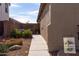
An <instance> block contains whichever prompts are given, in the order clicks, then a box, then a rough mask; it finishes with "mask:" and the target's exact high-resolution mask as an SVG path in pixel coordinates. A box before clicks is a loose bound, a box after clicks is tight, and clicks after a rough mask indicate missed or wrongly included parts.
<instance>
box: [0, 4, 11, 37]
mask: <svg viewBox="0 0 79 59" xmlns="http://www.w3.org/2000/svg"><path fill="white" fill-rule="evenodd" d="M9 5H10V4H9V3H0V36H6V35H8V34H7V33H8V32H9V30H8V29H9V28H8V27H9V26H8V21H9Z"/></svg>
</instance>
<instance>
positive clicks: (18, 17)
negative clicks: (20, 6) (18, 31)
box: [10, 15, 36, 23]
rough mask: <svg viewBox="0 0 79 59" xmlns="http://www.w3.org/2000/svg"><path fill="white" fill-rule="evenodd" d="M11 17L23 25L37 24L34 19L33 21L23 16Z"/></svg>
mask: <svg viewBox="0 0 79 59" xmlns="http://www.w3.org/2000/svg"><path fill="white" fill-rule="evenodd" d="M10 17H12V18H14V19H15V20H17V21H19V22H21V23H36V22H35V21H34V19H31V18H30V17H29V16H21V15H11V16H10Z"/></svg>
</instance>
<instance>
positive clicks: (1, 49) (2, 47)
mask: <svg viewBox="0 0 79 59" xmlns="http://www.w3.org/2000/svg"><path fill="white" fill-rule="evenodd" d="M7 51H8V46H7V45H5V44H1V45H0V53H5V52H7Z"/></svg>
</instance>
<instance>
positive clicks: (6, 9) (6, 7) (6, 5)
mask: <svg viewBox="0 0 79 59" xmlns="http://www.w3.org/2000/svg"><path fill="white" fill-rule="evenodd" d="M5 12H6V13H8V4H7V3H5Z"/></svg>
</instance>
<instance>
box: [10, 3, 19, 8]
mask: <svg viewBox="0 0 79 59" xmlns="http://www.w3.org/2000/svg"><path fill="white" fill-rule="evenodd" d="M10 7H20V5H18V4H16V3H12V4H11V6H10Z"/></svg>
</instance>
